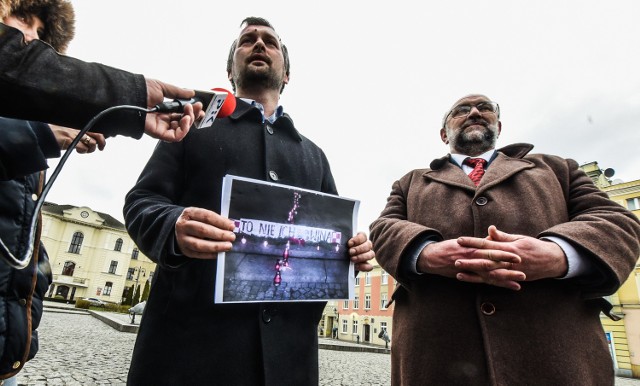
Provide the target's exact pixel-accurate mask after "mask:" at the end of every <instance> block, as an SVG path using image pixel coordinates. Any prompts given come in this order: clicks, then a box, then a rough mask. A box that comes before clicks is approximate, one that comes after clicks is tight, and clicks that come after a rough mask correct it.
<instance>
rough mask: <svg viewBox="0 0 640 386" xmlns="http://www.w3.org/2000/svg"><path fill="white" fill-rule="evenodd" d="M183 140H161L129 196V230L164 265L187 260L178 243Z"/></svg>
mask: <svg viewBox="0 0 640 386" xmlns="http://www.w3.org/2000/svg"><path fill="white" fill-rule="evenodd" d="M183 151H184V147H183V144H182V143H173V144H169V143H164V142H159V143H158V146H157V147H156V149H155V150H154V152H153V154H152V156H151V158H150V159H149V162H148V163H147V165H146V166H145V168H144V169H143V171H142V173H141V174H140V177H139V179H138V181H137V182H136V184H135V186H134V187H133V188H132V189H131V190H130V191H129V193H128V194H127V196H126V198H125V204H124V219H125V224H126V227H127V231H128V232H129V235H130V236H131V238H132V239H133V240H134V241H135V243H136V244H137V245H138V247H139V248H140V250H141V251H142V252H143V253H144V254H145V255H147V256H148V257H149V258H150V259H151V260H153V261H154V262H156V263H157V264H158V265H160V266H161V267H163V268H176V267H179V266H180V265H182V263H184V262H186V261H187V258H186V257H184V256H183V255H182V254H181V253H179V250H178V248H177V245H176V241H175V224H176V221H177V220H178V217H180V214H181V213H182V211H183V210H184V207H183V206H180V205H177V204H175V203H176V202H179V201H180V196H181V186H183V178H184V169H183V166H182V160H183Z"/></svg>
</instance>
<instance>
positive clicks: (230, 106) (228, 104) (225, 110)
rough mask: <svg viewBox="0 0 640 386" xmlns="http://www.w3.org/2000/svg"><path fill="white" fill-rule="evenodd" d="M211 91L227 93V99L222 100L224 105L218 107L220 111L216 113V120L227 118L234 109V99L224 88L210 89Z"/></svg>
mask: <svg viewBox="0 0 640 386" xmlns="http://www.w3.org/2000/svg"><path fill="white" fill-rule="evenodd" d="M211 90H213V91H222V92H226V93H227V98H226V99H225V100H224V103H223V104H222V106H221V107H220V111H218V118H224V117H228V116H229V115H231V114H232V113H233V111H234V110H235V109H236V97H235V96H234V95H233V94H232V93H231V91H229V90H226V89H224V88H220V87H216V88H212V89H211Z"/></svg>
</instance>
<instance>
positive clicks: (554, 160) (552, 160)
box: [524, 153, 577, 166]
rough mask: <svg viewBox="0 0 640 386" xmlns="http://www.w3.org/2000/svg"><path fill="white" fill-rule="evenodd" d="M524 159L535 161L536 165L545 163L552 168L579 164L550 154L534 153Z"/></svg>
mask: <svg viewBox="0 0 640 386" xmlns="http://www.w3.org/2000/svg"><path fill="white" fill-rule="evenodd" d="M524 159H527V160H530V161H533V162H535V163H545V164H548V165H550V166H554V165H572V164H577V162H576V161H575V160H573V159H571V158H564V157H562V156H559V155H555V154H548V153H533V154H528V155H526V156H525V157H524Z"/></svg>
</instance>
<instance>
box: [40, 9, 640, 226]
mask: <svg viewBox="0 0 640 386" xmlns="http://www.w3.org/2000/svg"><path fill="white" fill-rule="evenodd" d="M72 3H73V5H74V7H75V10H76V20H77V22H76V38H75V39H74V41H73V42H72V43H71V45H70V47H69V50H68V54H69V55H71V56H75V57H77V58H80V59H83V60H87V61H95V62H101V63H104V64H107V65H111V66H114V67H119V68H122V69H126V70H128V71H131V72H135V73H142V74H144V75H145V76H147V77H150V78H158V79H160V80H163V81H166V82H170V83H174V84H176V85H179V86H183V87H188V88H195V89H204V90H206V89H210V88H213V87H224V88H230V85H229V82H228V80H227V75H226V67H225V65H226V58H227V54H228V49H229V46H230V44H231V42H232V41H233V39H235V37H236V36H237V34H238V33H239V28H238V27H239V24H240V22H241V20H242V19H244V18H245V17H247V16H262V17H265V18H267V19H268V20H269V21H271V23H272V24H273V25H274V26H275V28H276V30H277V32H278V33H279V35H280V37H281V38H282V40H283V42H284V43H285V44H286V45H287V46H288V48H289V53H290V58H291V79H290V80H291V81H290V83H289V85H288V86H287V87H286V88H285V90H284V93H283V94H282V97H281V104H282V105H283V107H284V109H285V111H287V112H288V113H289V114H290V115H291V117H292V118H293V120H294V122H295V124H296V126H297V128H298V130H299V131H300V132H301V133H302V134H303V135H305V136H307V137H308V138H309V139H311V140H312V141H314V142H315V143H316V144H318V145H319V146H320V147H321V148H322V149H323V150H324V151H325V153H326V154H327V157H328V158H329V162H330V163H331V167H332V171H333V175H334V177H335V179H336V182H337V185H338V190H339V192H340V194H341V195H343V196H345V197H349V198H353V199H358V200H360V201H361V205H360V216H359V223H358V228H359V229H360V230H364V231H367V232H368V226H369V224H370V223H371V222H372V221H373V220H374V219H375V218H377V216H378V214H379V213H380V211H381V210H382V208H383V207H384V205H385V202H386V198H387V196H388V194H389V192H390V188H391V184H392V183H393V182H394V181H395V180H397V179H398V178H400V177H401V176H402V175H404V174H405V173H406V172H408V171H409V170H411V169H415V168H422V167H427V166H428V165H429V163H430V162H431V160H432V159H434V158H436V157H441V156H443V155H444V154H446V153H447V152H448V147H447V146H445V145H444V144H443V143H442V142H441V141H440V137H439V134H438V131H439V128H440V123H441V119H442V115H443V114H444V113H445V112H446V111H447V110H448V108H449V107H450V106H451V104H452V103H453V102H454V101H456V100H457V99H458V98H460V97H461V96H464V95H466V94H469V93H483V94H486V95H488V96H489V97H491V98H492V99H493V100H494V101H496V102H498V103H499V104H500V107H501V111H502V116H501V120H502V135H501V137H500V139H499V141H498V146H499V147H500V146H504V145H507V144H510V143H514V142H528V143H532V144H534V145H535V148H534V150H533V152H544V153H551V154H557V155H561V156H564V157H567V158H573V159H575V160H576V161H578V162H579V163H585V162H590V161H597V162H598V163H599V166H600V168H601V169H606V168H613V169H614V170H615V171H616V174H615V176H614V177H613V179H621V180H624V181H631V180H636V179H640V151H639V145H640V143H639V140H640V124H639V123H640V108H639V107H640V75H639V74H638V70H639V69H640V23H639V22H638V15H640V2H638V1H636V0H625V1H616V0H612V1H601V0H598V1H594V0H586V1H585V0H582V1H557V0H553V1H550V0H543V1H535V2H533V1H526V2H525V1H513V0H500V1H480V2H479V1H471V0H460V1H439V2H419V1H411V2H409V1H393V2H377V1H345V0H341V1H334V0H328V1H323V2H318V3H312V2H304V1H301V2H292V1H261V2H257V1H253V0H245V1H237V2H236V1H227V2H213V1H204V0H184V1H180V2H177V1H164V0H148V1H140V0H137V1H131V0H126V1H125V0H108V1H105V0H91V1H87V0H84V1H79V0H76V1H72ZM205 130H206V129H205ZM154 145H155V140H153V139H151V138H149V137H145V138H143V139H142V140H139V141H136V140H134V139H131V138H126V137H116V138H111V139H109V140H108V141H107V148H106V149H105V151H104V152H102V153H98V152H96V153H94V154H91V155H79V154H73V155H72V156H71V157H70V158H69V160H68V162H67V166H65V169H64V170H63V171H62V173H61V174H60V176H59V178H58V181H56V184H55V185H54V187H53V189H52V191H51V192H50V194H49V196H48V201H52V202H55V203H58V204H71V205H77V206H88V207H90V208H92V209H94V210H97V211H101V212H106V213H108V214H110V215H112V216H114V217H115V218H117V219H119V220H121V221H122V220H123V216H122V205H123V198H124V195H125V194H126V192H127V191H128V190H129V189H130V188H131V187H132V186H133V184H134V183H135V181H136V179H137V178H138V176H139V174H140V171H141V170H142V168H143V166H144V165H145V163H146V162H147V160H148V158H149V156H150V155H151V152H152V151H153V147H154ZM51 165H52V167H53V166H55V165H56V162H52V163H51Z"/></svg>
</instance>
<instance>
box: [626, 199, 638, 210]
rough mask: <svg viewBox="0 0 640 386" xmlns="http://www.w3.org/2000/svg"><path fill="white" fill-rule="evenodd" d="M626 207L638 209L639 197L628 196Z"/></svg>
mask: <svg viewBox="0 0 640 386" xmlns="http://www.w3.org/2000/svg"><path fill="white" fill-rule="evenodd" d="M627 209H629V210H638V209H640V197H634V198H628V199H627Z"/></svg>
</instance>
